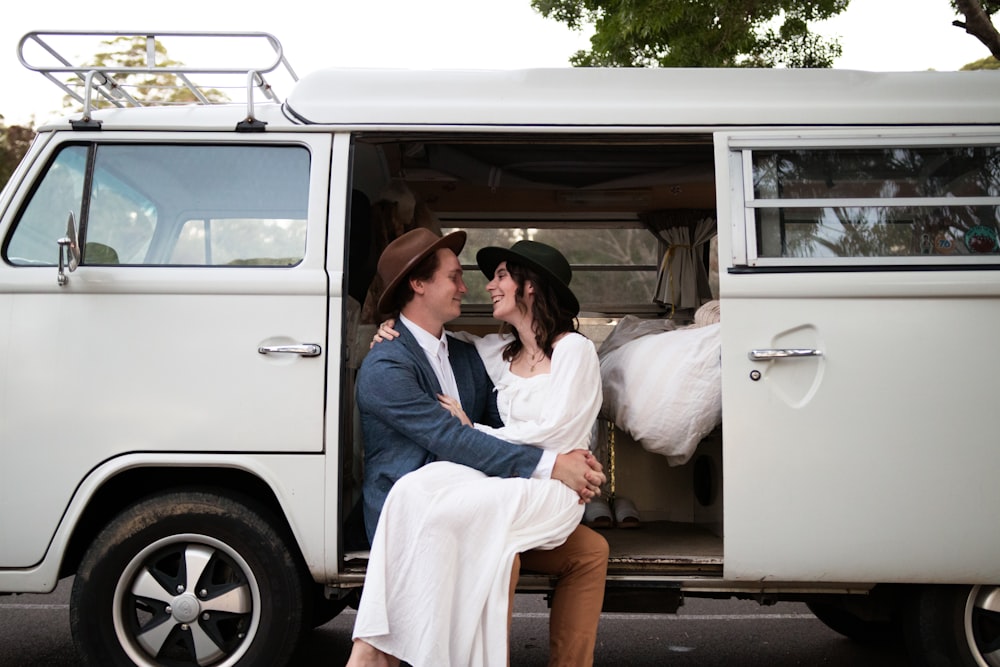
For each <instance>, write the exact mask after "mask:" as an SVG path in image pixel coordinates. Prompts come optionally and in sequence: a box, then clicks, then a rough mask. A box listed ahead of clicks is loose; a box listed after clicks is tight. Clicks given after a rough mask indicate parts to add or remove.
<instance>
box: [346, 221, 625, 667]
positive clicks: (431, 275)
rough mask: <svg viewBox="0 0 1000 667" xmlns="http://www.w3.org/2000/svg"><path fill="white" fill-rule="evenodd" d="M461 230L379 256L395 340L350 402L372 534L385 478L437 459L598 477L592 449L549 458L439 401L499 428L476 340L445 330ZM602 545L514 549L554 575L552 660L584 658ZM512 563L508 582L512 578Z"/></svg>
mask: <svg viewBox="0 0 1000 667" xmlns="http://www.w3.org/2000/svg"><path fill="white" fill-rule="evenodd" d="M464 245H465V233H464V232H455V233H453V234H449V235H448V236H445V237H443V238H442V237H439V236H437V235H435V234H434V233H433V232H430V231H428V230H425V229H415V230H413V231H410V232H407V233H406V234H404V235H402V236H400V237H399V238H398V239H396V240H395V241H393V242H392V243H391V244H389V246H388V247H387V248H386V249H385V251H384V252H383V254H382V256H381V257H380V258H379V262H378V275H379V277H380V278H381V280H382V283H383V285H384V290H383V292H382V296H381V297H380V299H379V304H378V305H379V311H381V312H399V315H400V317H399V321H398V322H397V325H396V329H397V330H398V331H399V333H400V336H399V340H398V341H395V342H394V343H391V344H381V345H376V346H375V348H374V349H373V350H372V352H371V353H369V355H368V357H367V358H366V359H365V361H364V363H363V364H362V367H361V371H360V373H359V375H358V386H357V400H358V407H359V409H360V412H361V424H362V428H363V430H364V435H365V481H364V490H363V497H364V513H365V525H366V530H367V533H368V537H369V539H371V538H372V537H373V535H374V533H375V527H376V525H377V523H378V516H379V514H380V512H381V509H382V505H383V503H384V502H385V497H386V495H387V494H388V492H389V489H390V488H391V487H392V485H393V483H395V481H396V480H398V479H399V478H400V477H402V476H403V475H404V474H406V473H408V472H411V471H413V470H416V469H417V468H419V467H421V466H423V465H425V464H426V463H430V462H432V461H435V460H446V461H452V462H454V463H460V464H463V465H466V466H469V467H472V468H476V469H478V470H480V471H482V472H483V473H485V474H487V475H490V476H496V477H541V478H549V477H551V478H552V479H557V480H559V481H561V482H563V483H564V484H566V485H567V486H569V487H570V488H572V489H573V490H574V491H576V492H577V493H578V494H579V495H580V497H581V500H582V501H583V502H586V501H588V500H589V499H591V498H593V497H594V496H595V495H596V494H597V493H599V487H600V485H601V484H602V483H603V482H604V475H603V473H601V472H600V464H599V463H597V461H596V460H595V459H594V458H593V456H591V455H590V453H589V452H585V451H576V452H572V453H569V454H559V455H555V454H554V453H553V452H544V453H543V451H542V450H541V449H539V448H536V447H529V446H524V445H514V444H511V443H508V442H505V441H503V440H498V439H496V438H494V437H492V436H489V435H487V434H485V433H483V432H481V431H478V430H476V429H471V428H468V427H466V426H463V425H462V424H461V423H460V422H459V421H458V420H457V419H454V418H453V417H452V416H451V415H450V414H449V413H448V412H447V411H446V410H444V409H443V408H442V407H441V405H440V404H439V402H438V399H437V395H438V394H446V395H450V396H458V397H460V399H461V403H462V407H463V408H464V410H465V412H466V414H467V415H468V416H469V418H470V419H471V420H473V421H475V422H479V423H485V424H491V425H500V420H499V416H498V414H497V411H496V404H495V400H494V398H493V396H494V395H493V386H492V383H491V382H490V380H489V377H488V375H487V374H486V370H485V368H484V366H483V364H482V361H481V359H480V358H479V354H478V353H477V352H476V349H475V348H474V347H473V346H471V345H468V344H465V343H462V342H461V341H457V340H455V339H451V338H448V337H446V336H445V333H444V326H445V324H446V323H448V322H450V321H451V320H453V319H455V318H456V317H458V316H459V315H460V314H461V305H462V297H463V296H464V294H465V292H466V287H465V283H464V281H463V280H462V267H461V265H460V264H459V261H458V253H459V252H460V251H461V249H462V247H463V246H464ZM607 557H608V546H607V542H606V541H605V540H604V538H603V537H601V536H600V535H598V534H597V533H595V532H594V531H592V530H590V529H589V528H585V527H583V526H580V527H577V529H576V530H575V531H574V532H573V534H572V535H570V537H569V539H568V540H567V541H566V543H564V544H563V545H562V546H560V547H558V548H556V549H553V550H548V551H541V550H535V551H530V552H527V553H524V554H522V555H521V557H520V559H521V566H523V567H525V568H527V569H530V570H533V571H538V572H543V573H546V574H552V575H556V576H558V577H559V582H558V584H557V586H556V592H555V595H554V597H553V604H552V615H551V620H550V662H551V664H558V665H588V664H591V663H592V662H593V651H594V643H595V641H596V636H597V622H598V619H599V617H600V610H601V605H602V602H603V595H604V580H605V575H606V571H607ZM516 568H517V563H515V571H514V578H513V579H512V586H513V582H514V581H516V573H517V569H516Z"/></svg>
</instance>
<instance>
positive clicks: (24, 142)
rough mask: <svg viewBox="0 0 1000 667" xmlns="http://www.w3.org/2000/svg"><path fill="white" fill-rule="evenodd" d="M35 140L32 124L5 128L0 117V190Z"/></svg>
mask: <svg viewBox="0 0 1000 667" xmlns="http://www.w3.org/2000/svg"><path fill="white" fill-rule="evenodd" d="M34 138H35V128H34V127H33V124H29V125H28V126H27V127H25V126H23V125H11V126H10V127H7V126H6V125H4V123H3V116H0V188H2V187H3V186H4V185H6V184H7V181H8V180H10V176H11V174H13V173H14V169H15V168H17V165H18V163H19V162H20V161H21V158H23V157H24V154H25V153H27V152H28V147H29V146H31V141H32V140H33V139H34Z"/></svg>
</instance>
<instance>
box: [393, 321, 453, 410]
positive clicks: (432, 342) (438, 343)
mask: <svg viewBox="0 0 1000 667" xmlns="http://www.w3.org/2000/svg"><path fill="white" fill-rule="evenodd" d="M399 320H400V321H401V322H402V323H403V324H405V325H406V328H407V329H409V330H410V331H411V332H412V333H413V337H414V338H416V339H417V343H419V344H420V347H421V348H422V349H423V351H424V354H426V355H427V361H428V362H429V363H430V365H431V368H432V369H434V375H436V376H437V379H438V384H440V385H441V393H442V394H444V395H445V396H451V397H452V398H456V399H458V401H459V402H461V401H462V397H461V396H459V395H458V383H457V382H456V381H455V371H454V370H452V368H451V361H449V359H448V334H446V333H445V332H444V329H443V328H442V329H441V337H440V338H436V337H435V336H434V335H433V334H431V333H429V332H428V331H427V330H426V329H422V328H420V327H419V326H418V325H416V324H414V323H413V321H412V320H410V319H408V318H407V317H406V316H405V315H403V314H400V316H399Z"/></svg>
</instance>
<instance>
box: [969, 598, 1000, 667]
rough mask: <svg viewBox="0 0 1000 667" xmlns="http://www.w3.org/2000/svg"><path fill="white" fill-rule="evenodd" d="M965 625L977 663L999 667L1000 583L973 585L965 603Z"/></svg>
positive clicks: (970, 648)
mask: <svg viewBox="0 0 1000 667" xmlns="http://www.w3.org/2000/svg"><path fill="white" fill-rule="evenodd" d="M964 627H965V639H966V642H967V644H968V647H969V651H970V652H971V653H972V657H973V659H975V661H976V664H977V665H980V666H981V667H1000V587H998V586H973V587H972V590H970V591H969V597H968V598H967V600H966V603H965V615H964Z"/></svg>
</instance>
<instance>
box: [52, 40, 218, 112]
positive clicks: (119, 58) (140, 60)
mask: <svg viewBox="0 0 1000 667" xmlns="http://www.w3.org/2000/svg"><path fill="white" fill-rule="evenodd" d="M101 45H102V46H104V47H107V48H106V49H105V50H103V51H100V52H98V53H96V54H95V55H94V57H93V59H92V60H91V61H90V62H89V63H87V66H93V68H94V69H95V70H98V71H100V70H103V69H107V68H115V67H147V66H149V65H150V63H149V62H148V57H147V53H146V38H145V37H142V36H134V37H127V36H122V37H116V38H114V39H108V40H105V41H103V42H101ZM154 51H155V57H156V62H155V65H156V67H162V68H168V67H180V66H183V65H184V63H182V62H181V61H179V60H173V59H172V58H170V57H169V56H168V55H167V50H166V48H165V47H164V46H163V44H161V43H160V42H159V40H156V41H155V42H154ZM113 78H114V79H115V81H116V82H117V83H118V84H119V85H120V86H121V87H122V89H123V90H124V91H125V92H126V93H127V94H128V95H130V96H131V97H133V98H134V99H135V100H137V101H138V102H140V103H141V104H143V105H166V104H188V103H191V102H196V101H198V98H197V97H196V96H195V94H194V93H193V92H192V91H191V89H190V88H189V87H188V86H187V85H185V84H184V82H183V81H182V80H181V79H180V77H178V75H177V74H174V73H172V72H170V71H163V72H152V73H146V72H139V73H129V74H116V75H114V77H113ZM77 83H79V84H81V85H82V83H83V81H82V80H78V82H77ZM201 92H202V94H203V95H205V97H206V98H208V99H209V100H210V101H213V102H224V101H226V100H227V98H226V95H225V94H224V93H222V92H220V91H219V90H215V89H203V90H202V91H201ZM92 104H94V106H100V104H98V103H97V100H96V98H95V100H92ZM108 104H109V103H108ZM76 105H78V102H77V101H76V100H75V99H74V98H73V97H71V96H69V95H67V96H66V97H64V98H63V106H64V107H73V106H76Z"/></svg>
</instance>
